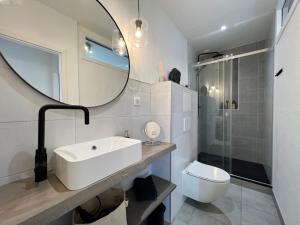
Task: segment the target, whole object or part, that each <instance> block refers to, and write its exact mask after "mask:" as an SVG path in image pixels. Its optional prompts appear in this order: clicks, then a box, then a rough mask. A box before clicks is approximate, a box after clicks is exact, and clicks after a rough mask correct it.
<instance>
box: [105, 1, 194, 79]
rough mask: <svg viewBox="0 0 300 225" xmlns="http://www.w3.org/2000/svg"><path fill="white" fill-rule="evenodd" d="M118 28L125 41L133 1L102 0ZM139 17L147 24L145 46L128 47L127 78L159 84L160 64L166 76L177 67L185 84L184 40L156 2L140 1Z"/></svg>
mask: <svg viewBox="0 0 300 225" xmlns="http://www.w3.org/2000/svg"><path fill="white" fill-rule="evenodd" d="M101 2H102V3H103V4H104V6H105V7H106V8H107V9H108V10H109V11H110V12H111V14H112V16H113V17H114V18H115V20H116V22H117V24H118V25H119V26H120V29H121V31H122V33H123V34H124V36H125V39H126V40H128V30H129V24H130V20H131V19H132V18H135V17H136V16H137V1H135V0H101ZM141 17H144V18H145V19H147V21H148V23H149V32H148V42H149V43H148V45H147V46H146V47H145V48H141V49H137V48H132V47H131V45H130V43H129V42H128V41H127V43H128V45H129V46H128V47H129V54H130V60H131V66H132V67H131V73H130V78H132V79H137V80H140V81H143V82H146V83H150V84H152V83H156V82H157V81H158V77H159V76H158V75H159V74H158V72H159V63H160V62H162V63H164V65H165V70H166V73H168V72H169V71H171V69H172V68H174V67H176V68H177V69H179V70H180V71H181V84H182V85H187V84H188V44H187V39H186V38H185V37H184V36H183V35H182V33H181V32H180V31H179V30H178V29H177V27H176V26H175V25H174V23H173V22H172V21H171V20H170V19H169V17H168V16H167V14H166V13H165V12H164V11H162V9H161V8H160V6H159V5H158V3H157V1H156V0H151V1H141Z"/></svg>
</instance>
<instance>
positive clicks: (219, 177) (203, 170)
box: [186, 161, 230, 183]
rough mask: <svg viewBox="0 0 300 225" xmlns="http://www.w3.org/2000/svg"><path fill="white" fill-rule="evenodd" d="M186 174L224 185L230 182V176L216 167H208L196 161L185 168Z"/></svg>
mask: <svg viewBox="0 0 300 225" xmlns="http://www.w3.org/2000/svg"><path fill="white" fill-rule="evenodd" d="M186 171H187V173H188V174H190V175H192V176H194V177H198V178H202V179H204V180H209V181H212V182H218V183H224V182H228V181H229V180H230V175H229V174H228V173H227V172H226V171H224V170H222V169H219V168H217V167H214V166H209V165H206V164H203V163H200V162H198V161H194V162H193V163H191V164H190V165H189V166H188V167H187V168H186Z"/></svg>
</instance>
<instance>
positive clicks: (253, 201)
mask: <svg viewBox="0 0 300 225" xmlns="http://www.w3.org/2000/svg"><path fill="white" fill-rule="evenodd" d="M242 203H243V205H242V207H243V209H244V210H247V209H248V208H253V209H256V210H258V211H261V212H264V213H268V214H271V215H274V216H277V209H276V206H275V203H274V200H273V197H272V196H271V195H269V194H265V193H262V192H259V191H256V190H252V189H248V188H244V187H243V188H242Z"/></svg>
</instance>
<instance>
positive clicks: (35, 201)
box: [0, 143, 176, 225]
mask: <svg viewBox="0 0 300 225" xmlns="http://www.w3.org/2000/svg"><path fill="white" fill-rule="evenodd" d="M174 149H176V145H174V144H168V143H162V144H159V145H156V146H146V145H143V149H142V151H143V158H142V161H140V162H139V163H137V164H135V165H132V166H130V167H127V168H125V169H123V170H121V171H119V172H117V173H115V174H113V175H111V176H109V177H107V178H105V179H103V180H101V181H98V182H97V183H95V184H92V185H90V186H88V187H86V188H84V189H80V190H76V191H70V190H68V189H67V188H66V187H65V186H64V185H63V184H62V183H61V182H60V181H59V180H58V178H57V177H56V176H55V175H53V174H50V175H49V177H48V179H47V180H46V181H43V182H41V183H39V184H36V183H35V182H34V179H33V178H28V179H24V180H19V181H17V182H13V183H10V184H7V185H4V186H2V187H0V225H17V224H22V225H42V224H47V223H49V222H51V221H53V220H55V219H57V218H59V217H61V216H62V215H64V214H66V213H67V212H69V211H71V210H73V209H74V208H76V207H77V206H78V205H80V204H82V203H84V202H85V201H87V200H88V199H91V198H92V197H94V196H96V195H97V194H99V193H101V192H103V191H105V190H107V189H109V188H110V187H112V186H114V185H116V184H118V183H120V182H121V181H122V180H123V179H125V178H127V177H128V176H130V175H133V174H134V173H136V172H138V171H140V170H143V169H145V168H146V167H147V166H148V165H149V164H151V163H152V162H153V161H155V160H156V159H158V158H160V157H161V156H162V155H164V154H167V153H169V152H171V151H173V150H174Z"/></svg>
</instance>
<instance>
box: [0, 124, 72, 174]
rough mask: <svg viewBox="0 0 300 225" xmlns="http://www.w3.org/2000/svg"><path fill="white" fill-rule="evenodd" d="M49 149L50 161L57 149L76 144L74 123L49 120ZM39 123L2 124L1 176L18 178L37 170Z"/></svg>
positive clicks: (0, 127)
mask: <svg viewBox="0 0 300 225" xmlns="http://www.w3.org/2000/svg"><path fill="white" fill-rule="evenodd" d="M45 127H46V129H45V141H46V142H45V146H46V148H47V153H48V162H49V163H50V162H51V158H52V151H53V149H54V148H55V147H59V146H61V145H67V144H72V143H74V141H75V140H74V137H75V129H74V128H75V125H74V120H59V121H47V122H46V126H45ZM37 131H38V129H37V122H36V121H34V122H13V123H0V140H1V141H0V143H1V164H0V177H6V176H9V175H14V174H18V173H22V172H26V171H28V170H32V169H33V168H34V155H35V150H36V149H37V136H38V135H37V134H38V132H37ZM2 160H3V161H2Z"/></svg>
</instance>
